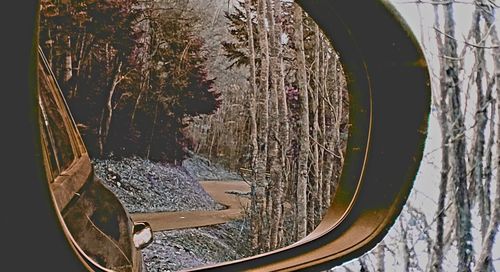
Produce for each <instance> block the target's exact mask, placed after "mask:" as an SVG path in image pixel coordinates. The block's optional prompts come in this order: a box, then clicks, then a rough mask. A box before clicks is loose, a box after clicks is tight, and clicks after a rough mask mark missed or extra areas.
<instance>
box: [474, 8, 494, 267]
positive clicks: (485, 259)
mask: <svg viewBox="0 0 500 272" xmlns="http://www.w3.org/2000/svg"><path fill="white" fill-rule="evenodd" d="M480 2H481V5H482V6H481V8H482V9H483V11H482V15H483V18H484V19H485V22H486V26H487V27H488V28H490V29H491V30H490V33H491V34H490V35H491V41H492V43H493V44H496V45H499V44H500V39H499V38H498V32H497V29H496V27H495V25H494V24H495V15H494V6H493V4H492V3H486V1H480ZM493 56H494V60H495V63H494V67H495V77H496V79H495V80H496V95H497V101H496V106H497V109H496V112H497V133H498V134H497V135H499V134H500V103H499V101H498V99H500V84H499V83H500V48H498V47H496V48H495V49H494V51H493ZM490 122H493V119H491V120H490ZM496 155H497V158H496V170H497V171H496V195H495V201H494V202H493V212H492V215H491V219H490V222H489V225H488V229H487V231H486V234H485V235H484V238H483V245H482V248H481V253H480V255H479V258H478V260H477V263H476V267H475V269H474V271H475V272H480V271H491V269H492V248H493V244H494V243H495V236H496V234H497V232H498V227H499V222H500V141H499V140H498V139H497V154H496Z"/></svg>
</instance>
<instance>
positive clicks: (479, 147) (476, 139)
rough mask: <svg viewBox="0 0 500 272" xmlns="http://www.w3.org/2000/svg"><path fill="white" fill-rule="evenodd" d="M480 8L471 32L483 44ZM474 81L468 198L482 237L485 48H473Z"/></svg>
mask: <svg viewBox="0 0 500 272" xmlns="http://www.w3.org/2000/svg"><path fill="white" fill-rule="evenodd" d="M480 10H481V8H480V7H478V6H476V8H475V10H474V14H473V22H472V29H471V30H472V32H473V33H474V39H475V42H476V44H478V45H480V46H484V41H482V39H483V38H482V34H481V28H480V19H481V14H480V12H481V11H480ZM475 56H476V63H475V68H474V70H475V81H476V88H477V101H476V111H475V116H474V117H475V118H474V119H475V127H474V133H473V136H472V146H471V149H470V152H469V165H468V166H469V169H470V175H469V199H470V201H471V206H472V205H473V203H474V202H476V200H478V201H477V202H476V203H477V204H478V205H479V214H480V217H481V235H482V237H484V235H485V234H486V229H487V227H488V219H487V218H486V209H485V208H486V207H485V201H484V194H485V191H484V186H483V157H484V145H485V136H484V131H485V129H486V124H487V122H488V117H487V105H488V104H487V103H488V101H486V98H485V95H484V94H483V77H484V70H485V69H486V60H485V50H484V48H482V47H476V48H475Z"/></svg>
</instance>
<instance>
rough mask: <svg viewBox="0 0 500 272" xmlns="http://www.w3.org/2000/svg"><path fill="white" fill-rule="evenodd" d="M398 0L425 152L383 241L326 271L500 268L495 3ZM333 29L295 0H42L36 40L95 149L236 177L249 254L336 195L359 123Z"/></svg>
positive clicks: (292, 232) (318, 214)
mask: <svg viewBox="0 0 500 272" xmlns="http://www.w3.org/2000/svg"><path fill="white" fill-rule="evenodd" d="M391 2H393V3H394V4H395V5H396V7H397V8H398V10H401V11H404V10H406V11H409V13H407V15H408V14H409V15H408V16H409V17H405V18H410V16H413V19H414V21H413V22H412V23H410V24H411V26H412V30H413V32H414V33H415V35H416V36H417V38H418V41H419V42H420V45H421V47H422V49H423V52H424V54H425V57H426V60H427V62H428V66H429V72H430V76H431V82H432V105H431V109H432V112H431V116H430V121H429V134H428V139H427V142H426V147H425V150H424V158H423V160H422V163H421V168H420V171H419V174H418V176H417V180H416V181H415V186H414V189H413V191H412V195H411V196H410V199H409V200H408V203H407V205H406V206H405V208H404V210H403V212H402V214H401V216H400V217H399V219H398V220H397V222H396V224H395V226H394V227H393V229H392V230H391V231H390V232H389V234H388V235H387V236H386V238H385V239H384V240H383V241H382V242H381V243H380V244H379V245H378V246H377V247H376V248H375V249H374V250H373V251H371V252H369V253H367V254H366V255H364V256H363V257H361V258H359V259H357V260H354V261H352V262H350V263H348V264H345V265H344V266H342V267H337V268H335V269H334V271H460V272H466V271H475V272H480V271H487V272H490V271H498V270H499V269H500V255H499V253H500V250H499V248H500V247H499V245H498V242H496V240H498V239H496V238H497V236H498V235H497V233H498V228H499V220H500V167H499V164H500V140H499V138H500V137H499V135H500V102H499V101H498V98H499V97H500V84H499V82H500V38H499V36H498V35H499V34H498V28H497V26H498V23H500V22H499V19H498V17H497V16H496V15H495V13H496V11H497V10H498V8H499V4H498V3H497V2H495V1H491V0H466V1H444V0H443V1H440V0H432V1H420V0H418V1H391ZM207 14H208V15H210V16H208V15H207ZM331 38H332V39H333V40H329V38H327V37H326V36H325V35H324V34H323V32H322V31H321V29H320V27H319V26H318V25H317V24H316V23H315V22H314V21H313V20H312V19H311V18H310V17H309V16H308V15H307V14H306V13H304V12H303V11H302V10H301V8H300V6H298V5H297V4H296V3H294V2H293V1H288V0H230V1H222V0H220V1H215V0H211V1H203V0H191V1H187V0H186V1H182V0H143V1H139V0H110V1H104V0H92V1H90V0H89V1H84V0H72V1H68V0H66V1H63V0H42V1H41V17H40V45H41V46H42V48H43V50H44V52H45V54H46V55H47V58H48V60H49V62H50V64H51V65H52V68H53V70H54V72H55V74H56V76H57V78H58V81H59V83H60V85H61V88H62V90H63V92H64V95H65V97H66V100H67V101H68V104H69V106H70V108H71V110H72V112H73V115H74V118H75V121H76V122H77V124H78V127H79V129H80V132H81V133H82V135H83V137H84V140H85V143H86V145H87V148H88V149H89V152H90V154H91V155H92V156H93V157H94V158H114V157H118V158H120V157H131V156H138V157H141V158H144V159H148V160H153V161H160V162H164V163H171V164H181V163H182V161H183V160H184V159H186V158H188V157H190V156H192V155H193V154H197V155H201V156H203V157H205V158H207V159H208V160H209V161H212V162H217V163H220V164H222V165H224V166H225V167H227V168H228V169H231V170H232V171H235V172H238V173H240V174H241V176H243V177H244V179H245V180H246V181H248V182H249V183H250V184H251V202H250V203H251V204H250V206H249V207H248V209H247V211H246V216H247V217H248V220H249V222H250V228H249V229H250V232H249V234H248V235H249V240H250V243H251V248H252V251H253V253H255V254H257V253H262V252H266V251H269V250H273V249H277V248H280V247H283V246H285V245H288V244H291V243H293V242H295V241H297V240H299V239H301V238H303V237H305V236H306V235H307V234H308V233H310V232H311V231H312V230H313V229H314V228H315V226H317V224H318V223H319V222H320V221H321V218H322V216H323V214H324V212H325V211H326V209H328V207H329V205H330V201H331V199H332V197H333V196H334V194H335V188H336V185H337V182H338V180H339V177H340V176H341V174H342V165H343V163H344V152H345V150H346V146H347V144H348V138H349V129H350V128H351V126H355V124H350V123H349V106H350V103H349V92H348V85H349V76H348V75H345V74H344V70H343V67H342V54H341V53H342V52H340V53H337V52H336V51H335V49H334V48H335V47H334V46H335V37H331ZM401 91H403V90H401ZM394 103H397V101H395V102H394Z"/></svg>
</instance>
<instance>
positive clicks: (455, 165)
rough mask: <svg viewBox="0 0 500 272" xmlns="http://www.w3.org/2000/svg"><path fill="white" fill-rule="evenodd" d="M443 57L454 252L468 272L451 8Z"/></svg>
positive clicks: (465, 196)
mask: <svg viewBox="0 0 500 272" xmlns="http://www.w3.org/2000/svg"><path fill="white" fill-rule="evenodd" d="M444 11H445V12H444V15H445V16H444V22H445V26H444V32H445V34H446V35H445V37H444V56H447V57H446V58H445V59H444V60H443V64H444V66H445V72H446V75H447V77H446V85H445V86H446V88H447V92H448V93H449V94H450V95H449V107H450V108H449V110H450V123H451V124H452V127H451V128H450V129H451V131H450V132H451V134H450V137H451V150H450V151H451V153H450V155H451V156H450V163H451V181H452V184H453V186H454V200H455V205H456V214H455V216H456V221H457V224H456V235H457V250H458V256H457V257H458V269H459V270H458V271H459V272H462V271H463V272H466V271H471V263H472V255H473V251H472V235H471V211H470V204H469V198H468V193H467V165H466V162H465V135H464V134H465V126H464V117H463V113H462V109H461V101H460V96H461V92H462V90H461V87H460V81H459V79H458V72H459V67H458V65H457V59H458V55H457V41H456V39H455V21H454V19H453V4H452V3H447V4H444Z"/></svg>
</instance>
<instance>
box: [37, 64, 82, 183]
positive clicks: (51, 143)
mask: <svg viewBox="0 0 500 272" xmlns="http://www.w3.org/2000/svg"><path fill="white" fill-rule="evenodd" d="M39 69H40V70H42V69H43V68H41V66H39ZM39 72H40V73H41V74H42V73H43V71H39ZM39 80H40V81H39V84H40V85H39V86H40V110H41V114H42V122H43V124H44V126H43V127H44V128H43V129H42V133H43V134H44V135H43V137H44V138H45V140H46V144H47V153H48V155H49V161H50V168H51V174H52V177H57V176H58V175H60V174H61V173H62V172H63V171H64V170H65V169H67V168H68V167H69V166H70V165H71V163H72V162H73V161H74V160H75V159H76V157H77V156H76V154H75V153H74V148H73V146H72V144H73V143H72V142H71V136H70V134H69V133H68V131H69V130H68V127H67V125H66V124H67V123H68V122H67V120H65V119H64V117H63V113H62V112H61V107H60V106H59V105H58V103H57V101H56V98H55V97H54V94H53V93H52V92H51V91H50V90H51V88H56V87H55V86H54V85H55V82H53V81H52V78H51V77H48V76H41V77H39Z"/></svg>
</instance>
